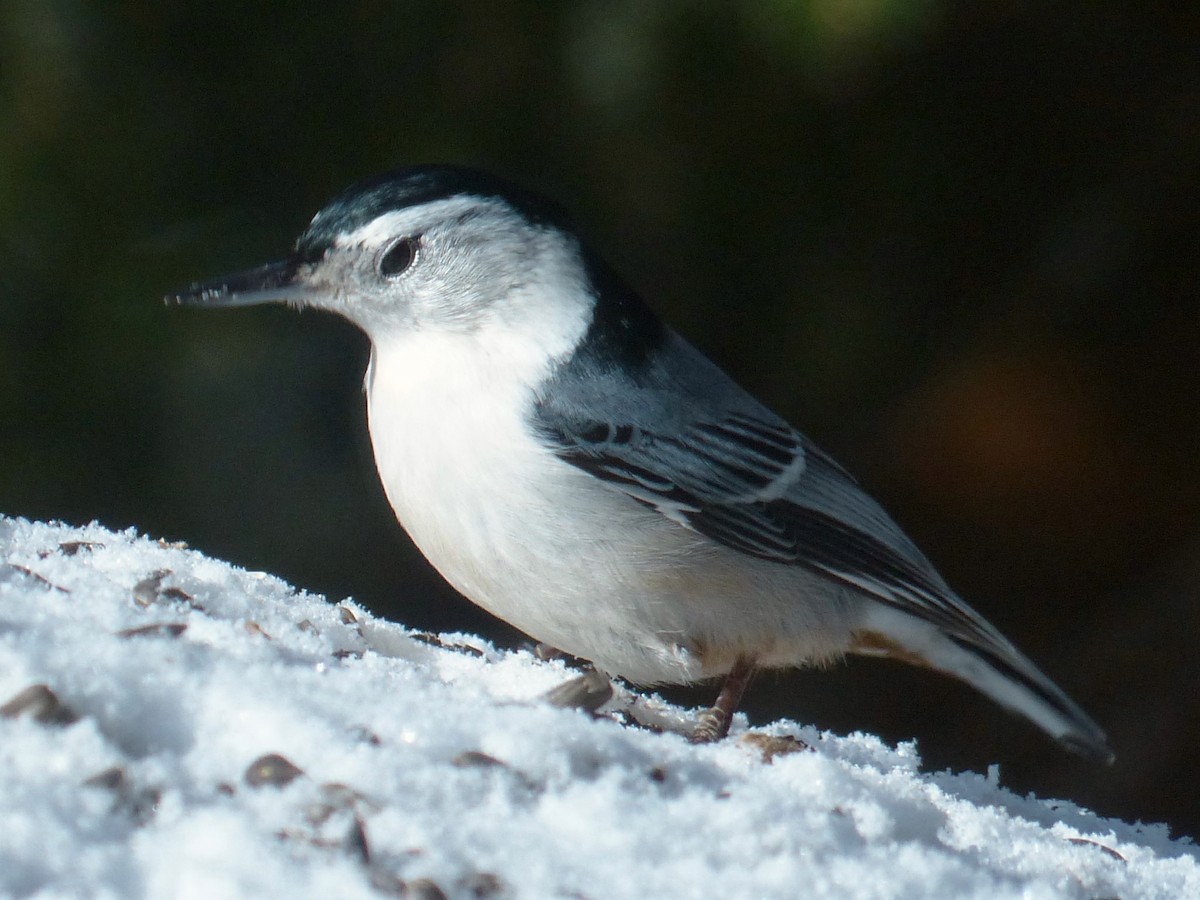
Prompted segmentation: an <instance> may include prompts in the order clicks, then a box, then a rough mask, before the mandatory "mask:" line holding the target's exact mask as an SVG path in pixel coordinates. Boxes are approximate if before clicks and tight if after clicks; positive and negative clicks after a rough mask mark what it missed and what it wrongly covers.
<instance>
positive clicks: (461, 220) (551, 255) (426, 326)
mask: <svg viewBox="0 0 1200 900" xmlns="http://www.w3.org/2000/svg"><path fill="white" fill-rule="evenodd" d="M314 221H316V220H314ZM402 241H407V242H409V243H408V244H407V245H401V244H400V242H402ZM410 247H411V248H413V252H412V254H411V262H408V261H409V259H410V255H409V248H410ZM405 262H408V265H407V266H405V265H404V263H405ZM299 280H300V281H302V282H303V283H304V284H305V285H306V287H307V288H308V289H309V290H308V291H307V292H306V297H305V303H306V305H310V306H315V307H320V308H322V309H328V310H330V311H332V312H336V313H339V314H340V315H342V316H345V317H346V318H347V319H349V320H350V321H352V322H354V323H355V324H356V325H358V326H359V327H360V328H362V329H363V331H365V332H366V333H367V334H368V335H369V336H370V337H371V339H372V340H373V341H374V342H375V343H376V344H378V343H379V342H380V341H381V340H382V341H386V340H387V339H388V337H389V336H392V335H397V334H403V333H407V334H411V333H412V332H414V331H428V332H438V333H449V332H458V333H472V334H475V335H476V336H477V337H483V336H484V334H485V333H486V332H488V331H496V332H497V333H504V334H505V335H506V336H507V337H508V338H509V339H511V338H512V337H514V336H516V335H519V334H522V333H524V334H526V335H528V337H529V338H530V339H531V340H535V341H537V342H538V343H542V342H543V339H544V337H545V335H546V333H547V332H548V333H563V332H567V331H569V332H573V333H578V332H579V331H580V327H586V323H587V321H588V320H589V319H590V316H591V297H590V296H589V294H588V292H587V287H586V283H585V275H584V271H583V264H582V262H581V259H580V252H579V247H578V244H577V243H576V241H575V239H574V238H573V237H570V236H569V235H566V234H564V233H563V232H561V231H559V230H557V229H553V228H545V227H541V226H535V225H530V224H529V223H528V222H527V221H526V220H525V219H524V218H523V217H522V216H520V215H519V214H518V213H516V212H515V211H513V210H512V209H511V208H510V207H509V206H508V205H507V204H506V203H505V202H504V201H502V200H499V199H496V198H486V199H481V198H478V197H468V196H460V197H452V198H448V199H441V200H434V201H430V202H428V203H424V204H419V205H416V206H412V207H406V208H404V209H399V210H394V211H389V212H385V213H383V214H382V215H380V216H378V217H377V218H375V219H373V220H372V221H370V222H368V223H367V224H365V225H363V226H361V227H359V228H358V229H356V230H355V231H353V232H350V233H348V234H344V235H340V236H338V238H337V239H336V240H335V241H334V244H333V246H332V247H331V248H330V249H329V250H328V251H327V252H326V254H325V256H324V258H322V259H321V260H319V261H318V262H316V263H313V264H311V266H310V267H308V268H307V270H302V271H301V273H300V274H299ZM539 333H541V335H542V337H541V338H539V337H538V335H539Z"/></svg>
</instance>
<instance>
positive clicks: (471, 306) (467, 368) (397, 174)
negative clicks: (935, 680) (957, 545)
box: [165, 165, 1113, 762]
mask: <svg viewBox="0 0 1200 900" xmlns="http://www.w3.org/2000/svg"><path fill="white" fill-rule="evenodd" d="M165 299H166V302H167V303H168V304H180V305H186V306H199V307H240V306H250V305H255V304H263V303H285V304H288V305H289V306H291V307H295V308H312V309H318V310H325V311H328V312H332V313H335V314H338V315H340V316H343V317H344V318H346V319H348V320H349V321H350V322H352V323H353V324H354V325H356V326H358V328H360V329H361V330H362V331H363V332H365V333H366V335H367V337H368V338H369V339H370V342H371V354H370V361H369V363H368V365H367V369H366V375H365V379H364V391H365V395H366V408H367V421H368V429H369V432H370V438H371V445H372V449H373V452H374V458H375V464H376V468H377V470H378V474H379V477H380V480H381V482H382V485H383V489H384V492H385V493H386V495H387V499H388V501H389V502H390V504H391V507H392V509H393V511H394V512H395V515H396V517H397V519H398V520H399V522H400V523H401V525H402V526H403V528H404V529H405V530H406V531H407V533H408V535H409V536H410V538H411V539H412V541H413V542H414V543H415V544H416V546H417V547H418V548H419V549H420V550H421V552H422V553H423V554H424V556H425V557H426V558H427V559H428V560H429V562H430V563H431V564H432V565H433V566H434V567H435V568H436V569H437V570H438V571H439V572H440V573H441V575H442V576H443V577H444V578H445V580H446V581H447V582H449V584H450V585H452V586H453V587H454V588H455V589H457V590H458V591H459V592H460V593H461V594H462V595H464V596H465V597H466V598H467V599H469V600H471V601H472V602H474V603H475V604H477V605H479V606H480V607H482V608H483V609H485V610H487V611H488V612H490V613H492V614H493V615H495V616H497V617H498V618H500V619H503V620H504V621H506V622H508V623H510V624H511V625H513V626H515V627H516V628H517V629H519V630H520V631H522V632H524V633H526V634H528V635H530V636H531V637H533V638H534V639H536V640H537V641H540V642H542V643H544V644H546V645H549V646H551V647H555V648H558V649H559V650H561V651H563V652H564V653H568V654H571V655H574V656H575V657H578V658H580V659H582V660H585V661H588V662H590V663H591V664H592V665H593V666H594V667H595V669H596V670H597V671H599V672H600V673H603V674H604V675H606V676H611V677H618V678H622V679H625V680H626V681H628V682H631V683H634V684H637V685H646V686H654V685H668V684H690V683H694V682H704V681H712V682H716V681H718V680H719V681H720V688H719V691H718V694H717V698H716V701H715V703H714V705H713V706H712V707H711V708H709V709H707V710H704V711H703V712H701V713H700V714H699V715H698V716H697V717H696V720H695V721H696V724H695V726H694V728H693V729H692V732H691V739H692V740H693V741H695V742H699V743H706V742H712V741H716V740H719V739H722V738H724V737H726V735H727V734H728V731H729V728H730V723H731V720H732V717H733V715H734V712H735V711H736V709H737V707H738V705H739V703H740V702H741V700H742V697H743V694H744V692H745V690H746V688H747V685H748V683H749V681H750V679H751V676H752V675H753V674H754V673H755V672H758V671H760V670H770V669H785V668H791V667H802V666H814V665H822V664H827V663H830V662H832V661H836V660H839V659H841V658H843V657H844V656H846V655H847V654H859V655H866V656H877V657H889V658H892V659H897V660H900V661H903V662H908V663H912V664H916V665H918V666H922V667H925V668H929V669H933V670H936V671H939V672H941V673H944V674H947V675H950V676H953V677H955V678H958V679H959V680H961V681H963V682H966V683H967V684H968V685H971V686H973V687H974V688H976V689H977V690H979V691H980V692H982V693H983V694H985V695H986V696H988V697H990V698H991V699H992V700H994V701H995V702H997V703H998V704H1000V705H1001V706H1002V707H1005V708H1007V709H1008V710H1010V711H1012V712H1015V713H1017V714H1020V715H1023V716H1025V717H1026V718H1027V719H1029V720H1030V721H1031V722H1032V723H1034V724H1035V725H1037V726H1039V727H1040V728H1041V729H1042V730H1043V731H1045V732H1046V733H1047V734H1048V735H1049V736H1050V737H1051V738H1052V739H1054V740H1055V741H1057V742H1058V743H1059V744H1061V745H1062V746H1064V747H1065V748H1067V749H1068V750H1071V751H1074V752H1076V753H1078V754H1081V755H1082V756H1085V757H1089V758H1092V759H1096V760H1100V761H1107V762H1111V760H1112V759H1113V753H1112V750H1111V749H1110V747H1109V743H1108V740H1107V738H1106V736H1105V734H1104V732H1103V731H1102V730H1101V729H1100V727H1099V726H1098V725H1096V723H1095V722H1093V721H1092V719H1091V718H1089V717H1088V715H1087V714H1086V713H1085V712H1084V711H1083V710H1082V709H1081V708H1080V707H1079V706H1078V705H1077V704H1076V703H1075V702H1074V701H1072V700H1071V699H1070V698H1069V697H1068V696H1067V695H1066V694H1065V693H1064V692H1063V691H1062V690H1061V689H1060V688H1059V687H1057V686H1056V685H1055V684H1054V683H1053V682H1052V681H1051V680H1050V679H1049V678H1048V677H1047V676H1046V675H1045V674H1043V673H1042V672H1041V671H1040V670H1039V669H1038V668H1037V666H1036V665H1034V663H1033V662H1031V661H1030V660H1029V659H1028V658H1027V657H1026V656H1025V655H1023V654H1022V653H1021V652H1020V651H1019V650H1017V649H1016V647H1015V646H1014V645H1013V644H1012V643H1011V642H1010V641H1009V640H1008V639H1007V638H1005V637H1004V636H1003V635H1002V634H1001V633H1000V632H999V631H998V630H997V629H996V628H995V627H994V626H992V625H991V624H990V623H989V622H988V621H986V620H985V619H984V618H983V617H982V616H981V615H980V614H978V613H977V612H975V611H974V610H973V609H972V608H971V607H970V606H968V605H967V603H966V602H965V601H964V600H963V599H962V598H961V597H960V596H959V595H958V594H956V593H955V592H954V591H953V590H952V589H951V588H950V587H949V585H948V584H947V583H946V581H945V580H944V579H943V578H942V577H941V575H939V574H938V572H937V570H936V569H935V568H934V566H933V565H932V564H931V563H930V562H929V560H928V559H927V558H926V557H925V555H924V554H923V553H922V552H921V551H920V550H919V549H918V548H917V546H916V545H915V544H914V543H913V541H912V540H910V539H909V538H908V537H907V536H906V535H905V533H904V532H903V531H902V530H901V529H900V527H899V526H898V525H897V524H896V523H895V522H894V521H893V520H892V518H891V517H890V516H889V515H888V514H887V513H886V512H885V511H884V510H883V508H882V507H881V506H880V504H879V503H877V502H876V501H875V500H874V499H872V498H871V497H870V496H869V495H868V494H867V493H866V492H865V491H864V490H863V488H861V487H860V486H859V484H858V482H857V481H856V479H855V478H854V477H853V476H851V475H850V474H849V473H848V472H847V470H846V469H844V468H843V467H842V466H841V465H840V464H839V463H838V462H836V461H835V460H834V459H833V458H832V457H831V456H830V455H829V454H827V453H825V452H824V451H823V450H821V449H820V448H819V447H818V446H817V445H816V444H815V443H814V442H813V441H811V440H810V439H809V438H807V437H805V436H804V435H803V434H802V433H801V432H800V431H798V430H796V429H795V428H793V427H792V426H791V425H789V424H788V423H787V422H786V421H784V420H783V419H782V418H781V417H780V416H778V415H777V414H775V413H774V412H772V411H771V410H770V409H769V408H768V407H767V406H766V405H764V404H763V403H761V402H760V401H758V400H757V399H755V398H754V397H753V396H751V395H750V394H749V393H748V392H747V391H746V390H744V389H743V388H741V387H740V386H739V385H738V384H737V383H736V382H735V381H734V380H733V378H731V377H730V376H729V375H727V374H726V373H725V372H724V371H723V370H722V369H721V368H719V367H718V366H717V365H716V364H715V363H713V362H712V361H710V359H709V358H708V357H707V356H705V355H704V354H703V353H702V352H701V351H699V350H698V349H696V348H695V347H694V346H693V345H692V344H690V343H689V342H688V341H686V340H685V339H684V338H683V337H681V336H680V335H679V334H678V333H677V332H676V331H674V330H673V329H671V328H670V327H668V326H667V325H666V324H665V323H664V322H663V321H662V320H661V319H660V318H659V317H658V316H657V315H656V314H655V313H654V312H653V311H652V310H651V308H650V306H648V305H647V304H646V303H645V302H644V301H643V300H642V298H641V297H640V296H639V294H638V293H637V292H636V291H635V290H634V289H633V288H631V287H630V286H629V285H628V283H627V282H626V281H625V280H623V279H622V278H621V276H620V275H618V274H617V272H616V271H615V270H614V269H613V268H612V267H611V266H609V265H608V264H607V263H606V262H605V261H604V260H603V259H602V258H601V257H600V256H599V255H598V254H597V253H596V251H594V250H593V249H592V247H591V246H590V244H589V243H587V242H585V241H584V239H583V238H582V237H581V234H580V229H579V228H578V227H577V226H576V225H575V222H574V220H573V218H572V217H571V216H570V215H569V214H568V213H567V212H566V210H565V209H564V208H563V207H561V206H559V205H558V204H557V203H555V202H553V201H551V200H549V199H546V198H545V197H543V196H541V195H540V194H538V193H535V192H533V191H530V190H527V189H525V188H523V187H521V186H518V185H516V184H513V183H510V182H509V181H507V180H505V179H502V178H500V177H497V176H494V175H491V174H489V173H486V172H483V171H480V170H476V169H472V168H467V167H461V166H453V165H415V166H408V167H405V168H400V169H397V170H394V171H390V172H386V173H384V174H382V175H379V176H377V177H374V178H369V179H367V180H364V181H362V182H359V183H357V184H355V185H353V186H351V187H349V188H347V189H346V190H344V191H342V192H341V193H339V194H337V195H336V196H335V197H334V198H333V199H332V200H331V201H330V202H329V203H328V204H327V205H326V206H325V207H323V208H322V209H321V210H320V211H319V212H317V213H316V215H315V216H314V217H313V219H312V220H311V222H310V223H309V225H308V226H307V228H306V229H305V230H304V231H303V233H302V234H301V235H300V237H299V239H298V240H297V242H296V244H295V246H294V248H293V249H292V251H291V252H290V253H289V254H287V255H286V256H285V257H284V258H283V259H281V260H279V261H276V262H272V263H269V264H267V265H262V266H259V267H257V268H253V269H250V270H247V271H243V272H240V273H237V274H234V275H230V276H227V277H223V278H217V279H213V280H209V281H203V282H197V283H193V284H192V285H191V286H190V287H188V288H187V289H185V290H181V291H178V292H176V293H174V294H170V295H168V296H167V297H166V298H165Z"/></svg>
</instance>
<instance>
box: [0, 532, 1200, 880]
mask: <svg viewBox="0 0 1200 900" xmlns="http://www.w3.org/2000/svg"><path fill="white" fill-rule="evenodd" d="M573 674H574V673H572V672H570V671H569V670H567V669H564V668H563V666H562V664H561V663H546V662H541V661H539V660H537V659H535V658H534V657H533V656H532V655H530V654H528V653H504V652H498V651H496V650H494V649H493V648H492V647H491V646H489V645H488V644H487V643H485V642H483V641H481V640H479V639H478V638H475V637H471V636H466V635H442V636H440V637H434V636H432V635H420V634H416V633H413V632H409V631H407V630H406V629H404V628H403V627H401V626H400V625H395V624H392V623H390V622H386V621H382V620H380V619H377V618H374V617H372V616H371V615H369V614H368V613H367V612H365V611H364V610H363V609H361V608H359V607H357V606H355V605H354V604H352V603H342V604H340V605H334V604H332V603H330V602H328V601H327V600H325V599H324V598H322V597H318V596H314V595H311V594H306V593H304V592H302V591H296V590H295V589H293V588H291V587H289V586H288V585H287V584H284V583H283V582H281V581H279V580H278V579H276V578H273V577H271V576H268V575H264V574H261V573H254V572H246V571H244V570H241V569H237V568H235V567H232V566H230V565H228V564H226V563H223V562H218V561H216V560H212V559H208V558H206V557H204V556H202V555H200V554H199V553H196V552H194V551H191V550H187V549H184V548H181V547H177V546H171V545H167V544H163V543H161V542H157V541H152V540H148V539H146V538H142V537H138V536H137V535H135V534H134V533H132V532H124V533H119V534H118V533H113V532H111V531H108V530H105V529H104V528H101V527H99V526H96V525H92V526H89V527H87V528H70V527H66V526H58V525H46V524H39V523H29V522H26V521H23V520H19V519H7V518H2V517H0V704H2V706H0V822H2V823H3V826H2V827H0V895H3V896H29V895H37V896H45V897H49V896H54V897H61V896H111V897H153V898H169V897H196V898H234V897H287V898H289V900H299V898H303V897H321V898H329V897H338V898H342V897H376V896H387V895H398V896H407V897H421V898H437V897H442V896H447V897H533V898H539V897H571V898H590V900H603V898H621V897H629V898H645V897H655V898H659V897H661V898H667V897H730V898H740V897H797V896H804V897H826V896H832V897H968V896H977V897H988V898H994V897H1023V898H1036V897H1062V896H1065V897H1081V898H1082V897H1125V898H1133V897H1139V898H1143V897H1163V898H1178V897H1200V864H1198V853H1197V848H1196V847H1195V845H1193V844H1192V843H1190V842H1189V841H1186V840H1184V841H1171V840H1170V839H1169V835H1168V832H1167V829H1166V828H1165V827H1162V826H1141V825H1131V824H1125V823H1122V822H1119V821H1114V820H1111V819H1102V818H1099V817H1097V816H1095V815H1092V814H1091V813H1089V812H1087V811H1086V810H1082V809H1080V808H1078V807H1076V806H1074V805H1073V804H1071V803H1067V802H1061V801H1045V800H1038V799H1035V798H1032V797H1026V798H1022V797H1017V796H1015V795H1013V794H1011V793H1009V792H1008V791H1006V790H1004V789H1003V788H1002V787H1000V786H998V785H997V784H996V783H995V778H994V777H993V778H988V777H985V776H983V775H977V774H970V773H968V774H961V775H953V774H948V773H937V774H928V773H921V772H920V771H919V763H920V760H919V759H918V757H917V756H916V753H915V749H914V748H913V747H912V746H910V745H901V746H900V747H899V748H895V749H893V748H891V747H887V746H885V745H883V744H882V743H881V742H880V741H879V740H877V739H876V738H873V737H870V736H866V735H851V736H850V737H836V736H834V735H830V734H823V733H819V732H817V731H816V730H814V729H812V728H809V727H804V726H798V725H796V724H795V723H792V722H786V721H781V722H777V723H775V724H774V725H772V726H771V727H770V728H767V729H763V730H760V731H756V732H754V733H753V734H748V733H746V732H745V728H744V722H741V723H739V725H735V734H734V736H733V737H731V738H730V739H729V740H727V741H725V742H723V743H721V744H719V745H716V746H708V747H693V746H690V745H689V744H688V743H687V742H686V741H685V740H684V738H683V737H681V736H680V733H679V732H681V731H683V730H684V728H685V723H686V722H687V721H689V717H690V716H691V712H690V711H687V710H678V709H674V708H672V707H669V706H666V705H665V704H663V703H661V702H659V701H657V700H654V699H653V698H652V699H650V700H646V699H637V698H634V697H633V696H632V695H629V694H627V693H624V694H622V693H620V692H619V693H618V696H617V697H616V699H615V700H614V701H613V704H612V705H613V706H615V707H616V708H617V711H616V712H610V713H609V714H607V715H601V716H598V717H593V716H591V715H589V714H587V713H584V712H581V711H577V710H567V709H557V708H555V707H553V706H551V705H550V704H549V703H547V702H545V701H544V699H542V695H543V694H544V693H545V692H546V691H548V690H550V689H551V688H553V687H555V686H556V685H558V684H561V683H562V682H564V681H566V680H567V679H568V678H570V677H572V675H573ZM634 720H638V721H642V722H649V723H657V724H658V725H659V726H660V729H661V730H655V729H651V728H646V727H639V726H637V725H635V724H632V722H633V721H634ZM804 745H806V747H805V746H804Z"/></svg>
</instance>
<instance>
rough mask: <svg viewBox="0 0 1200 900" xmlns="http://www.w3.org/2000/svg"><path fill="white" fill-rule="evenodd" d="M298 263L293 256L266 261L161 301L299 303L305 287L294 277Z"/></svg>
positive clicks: (177, 302)
mask: <svg viewBox="0 0 1200 900" xmlns="http://www.w3.org/2000/svg"><path fill="white" fill-rule="evenodd" d="M302 265H303V264H302V263H300V262H299V261H298V260H295V259H285V260H281V261H280V262H273V263H268V264H267V265H265V266H259V267H258V268H257V269H250V270H249V271H247V272H238V273H237V274H236V275H226V276H225V277H224V278H214V279H212V280H211V281H202V282H197V283H195V284H193V285H192V286H191V287H189V288H187V289H186V290H182V291H178V292H176V293H174V294H168V295H167V296H166V297H164V298H163V300H164V302H166V303H167V305H179V306H256V305H258V304H260V303H281V302H284V301H291V302H293V303H303V302H304V301H305V298H306V295H307V294H308V293H309V289H308V288H307V287H306V286H305V285H304V283H303V282H301V281H299V280H298V279H297V275H298V273H299V271H300V268H301V266H302Z"/></svg>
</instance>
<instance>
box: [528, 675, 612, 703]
mask: <svg viewBox="0 0 1200 900" xmlns="http://www.w3.org/2000/svg"><path fill="white" fill-rule="evenodd" d="M612 695H613V686H612V682H611V681H609V680H608V676H607V675H605V674H604V673H603V672H597V671H596V670H595V669H593V668H591V667H590V666H589V667H588V669H587V671H585V672H584V673H583V674H582V675H579V676H577V677H575V678H572V679H571V680H570V681H564V682H563V683H562V684H560V685H558V687H554V688H551V689H550V690H548V691H547V692H546V693H545V694H544V695H543V699H544V700H545V701H546V702H547V703H549V704H550V705H551V706H561V707H563V708H564V709H582V710H584V711H585V712H595V711H596V710H598V709H599V708H600V707H602V706H603V705H604V704H605V703H607V702H608V701H609V700H611V699H612Z"/></svg>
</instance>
